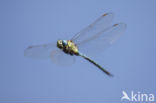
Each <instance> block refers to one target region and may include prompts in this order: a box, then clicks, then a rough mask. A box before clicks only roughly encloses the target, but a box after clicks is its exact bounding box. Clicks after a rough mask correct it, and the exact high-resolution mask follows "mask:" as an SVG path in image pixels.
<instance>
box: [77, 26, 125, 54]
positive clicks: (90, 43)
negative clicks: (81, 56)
mask: <svg viewBox="0 0 156 103" xmlns="http://www.w3.org/2000/svg"><path fill="white" fill-rule="evenodd" d="M125 29H126V24H124V23H119V24H114V25H113V26H110V27H108V28H106V29H104V30H103V31H101V32H99V33H97V34H95V35H94V36H92V37H90V38H88V39H86V40H83V41H82V42H80V43H79V44H77V46H78V48H79V50H80V51H81V52H83V53H85V54H88V55H91V54H96V53H99V52H100V51H103V50H104V49H106V48H107V47H109V46H110V45H111V44H112V43H114V41H116V40H117V39H118V38H119V37H120V36H121V35H122V34H123V32H124V31H125Z"/></svg>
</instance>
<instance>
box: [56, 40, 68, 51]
mask: <svg viewBox="0 0 156 103" xmlns="http://www.w3.org/2000/svg"><path fill="white" fill-rule="evenodd" d="M66 45H67V41H66V40H58V41H57V47H58V48H60V49H62V48H63V47H65V46H66Z"/></svg>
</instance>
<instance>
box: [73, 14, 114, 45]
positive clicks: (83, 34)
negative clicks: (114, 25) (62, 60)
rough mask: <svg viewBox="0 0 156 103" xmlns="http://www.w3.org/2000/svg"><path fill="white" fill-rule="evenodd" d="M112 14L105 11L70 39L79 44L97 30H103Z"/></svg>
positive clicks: (109, 21)
mask: <svg viewBox="0 0 156 103" xmlns="http://www.w3.org/2000/svg"><path fill="white" fill-rule="evenodd" d="M113 16H114V14H113V13H106V14H104V15H102V16H101V17H99V18H98V19H97V20H96V21H94V22H93V23H92V24H90V25H89V26H87V27H86V28H84V29H83V30H82V31H80V32H78V33H77V34H76V35H75V36H74V37H73V38H72V39H71V40H72V41H73V42H74V43H75V44H79V43H80V42H83V41H84V40H86V39H88V38H90V37H91V36H93V35H95V34H97V33H98V32H101V31H102V30H104V29H105V28H107V27H108V26H109V24H110V23H111V21H112V19H113Z"/></svg>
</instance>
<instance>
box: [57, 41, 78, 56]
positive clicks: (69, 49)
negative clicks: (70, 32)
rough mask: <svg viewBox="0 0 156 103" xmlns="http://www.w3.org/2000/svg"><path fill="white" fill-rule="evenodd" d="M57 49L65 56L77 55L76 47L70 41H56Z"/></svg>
mask: <svg viewBox="0 0 156 103" xmlns="http://www.w3.org/2000/svg"><path fill="white" fill-rule="evenodd" d="M57 47H58V48H60V49H61V50H63V51H64V52H65V53H67V54H70V55H79V51H78V48H77V46H76V45H75V43H73V42H72V41H71V40H58V41H57Z"/></svg>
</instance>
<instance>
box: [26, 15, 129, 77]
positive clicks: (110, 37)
mask: <svg viewBox="0 0 156 103" xmlns="http://www.w3.org/2000/svg"><path fill="white" fill-rule="evenodd" d="M113 17H114V14H113V13H105V14H103V15H102V16H100V17H99V18H98V19H96V20H95V21H94V22H93V23H91V24H90V25H88V26H87V27H85V28H84V29H82V30H81V31H80V32H78V33H76V34H75V35H74V36H73V37H72V38H71V39H70V40H64V39H60V40H57V41H56V42H55V43H48V44H43V45H33V46H29V47H28V48H26V49H25V51H24V55H25V56H27V57H33V58H51V60H52V61H53V62H55V63H59V62H60V64H61V63H73V61H74V58H73V57H74V56H80V57H82V58H84V59H85V60H87V61H88V62H90V63H91V64H93V65H94V66H96V67H97V68H99V69H100V70H102V71H103V72H104V73H105V74H107V75H108V76H113V75H112V74H111V73H110V72H108V71H107V70H106V69H105V68H104V67H102V66H101V65H99V64H98V63H97V62H95V61H94V60H93V59H91V58H90V57H88V56H87V55H86V54H87V53H88V54H89V53H93V54H97V53H100V52H101V51H103V50H104V49H106V48H107V47H109V46H110V45H111V44H112V43H114V41H116V40H117V39H118V38H119V37H120V36H121V35H122V34H123V32H124V31H125V29H126V24H125V23H117V24H114V25H111V22H112V20H113Z"/></svg>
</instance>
